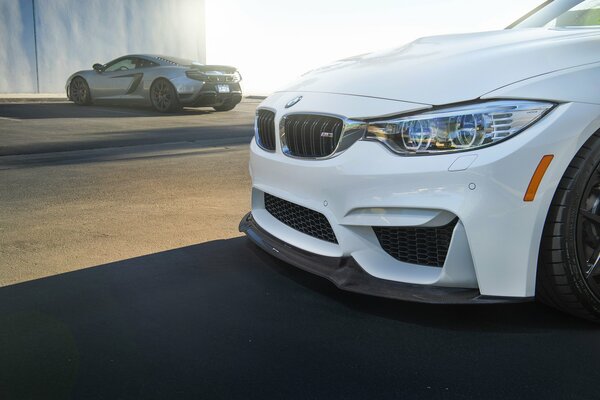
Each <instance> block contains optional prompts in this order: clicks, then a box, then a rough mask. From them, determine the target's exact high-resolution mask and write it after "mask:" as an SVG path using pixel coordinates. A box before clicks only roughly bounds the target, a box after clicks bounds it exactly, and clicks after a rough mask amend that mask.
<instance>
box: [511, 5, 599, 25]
mask: <svg viewBox="0 0 600 400" xmlns="http://www.w3.org/2000/svg"><path fill="white" fill-rule="evenodd" d="M536 27H547V28H563V29H569V28H572V29H575V28H579V29H581V28H600V0H555V1H548V2H545V3H544V4H542V5H541V6H540V7H538V8H536V9H535V10H534V11H533V12H532V13H530V14H528V15H526V16H525V17H523V18H521V19H520V20H518V21H517V22H515V23H514V24H512V25H511V26H509V28H536Z"/></svg>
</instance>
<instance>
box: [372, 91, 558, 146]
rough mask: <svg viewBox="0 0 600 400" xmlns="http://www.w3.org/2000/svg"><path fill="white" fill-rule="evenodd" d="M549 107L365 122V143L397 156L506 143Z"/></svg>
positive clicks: (489, 105) (511, 104)
mask: <svg viewBox="0 0 600 400" xmlns="http://www.w3.org/2000/svg"><path fill="white" fill-rule="evenodd" d="M552 107H554V104H552V103H545V102H538V101H519V100H501V101H490V102H484V103H479V104H469V105H463V106H458V107H452V108H445V109H439V110H435V111H428V112H425V113H422V114H418V115H412V116H407V117H401V118H394V119H389V120H383V121H374V122H369V124H368V127H367V133H366V134H365V139H368V140H377V141H380V142H382V143H383V144H385V145H386V146H388V147H389V148H390V149H391V150H392V151H394V152H396V153H400V154H407V155H410V154H421V153H425V154H427V153H430V154H438V153H447V152H453V151H461V150H471V149H476V148H479V147H483V146H490V145H492V144H495V143H498V142H501V141H503V140H506V139H508V138H510V137H512V136H514V135H516V134H517V133H519V132H521V131H523V130H524V129H526V128H527V127H529V126H530V125H531V124H533V123H535V122H536V121H537V120H539V119H540V118H542V117H543V116H544V115H545V114H546V113H547V112H548V111H550V109H552Z"/></svg>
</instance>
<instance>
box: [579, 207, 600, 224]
mask: <svg viewBox="0 0 600 400" xmlns="http://www.w3.org/2000/svg"><path fill="white" fill-rule="evenodd" d="M579 213H580V214H581V216H582V217H584V218H585V219H587V220H588V221H590V222H593V223H595V224H600V215H596V214H594V213H592V212H590V211H587V210H583V209H581V210H579Z"/></svg>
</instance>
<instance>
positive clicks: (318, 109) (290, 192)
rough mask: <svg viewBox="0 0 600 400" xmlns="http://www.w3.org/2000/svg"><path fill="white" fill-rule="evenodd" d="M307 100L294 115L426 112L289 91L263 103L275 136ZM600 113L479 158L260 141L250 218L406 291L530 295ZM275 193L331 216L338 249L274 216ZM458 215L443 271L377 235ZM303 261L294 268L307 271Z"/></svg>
mask: <svg viewBox="0 0 600 400" xmlns="http://www.w3.org/2000/svg"><path fill="white" fill-rule="evenodd" d="M299 95H302V96H303V99H302V101H301V102H299V103H298V104H297V105H295V106H293V112H296V113H327V114H330V115H331V114H333V115H340V116H345V117H348V118H351V119H361V118H375V117H378V116H381V115H391V114H393V113H394V112H396V113H400V112H413V111H416V110H418V109H423V108H426V106H424V105H415V104H414V103H406V102H400V101H392V100H383V99H373V98H364V97H357V96H344V95H335V94H324V93H310V92H303V93H290V92H280V93H277V94H275V95H273V96H271V97H270V98H269V99H267V100H266V101H265V102H263V103H262V104H261V106H260V107H261V108H266V109H270V110H272V111H274V112H275V113H276V114H275V127H276V131H277V127H278V122H279V120H280V119H281V118H282V117H283V116H284V115H285V114H286V113H288V112H290V110H288V109H286V108H285V104H286V103H287V102H288V101H289V100H291V99H293V98H294V97H296V96H299ZM599 108H600V107H599V106H598V105H592V104H582V103H565V104H561V105H559V106H558V107H557V108H556V109H554V110H553V111H552V112H551V113H550V114H548V115H547V116H546V117H544V118H543V119H542V120H541V121H539V122H538V123H536V124H535V125H533V126H532V127H530V128H529V129H527V130H526V131H524V132H522V133H520V134H519V135H516V136H515V137H513V138H511V139H510V140H507V141H505V142H502V143H499V144H497V145H494V146H491V147H488V148H484V149H480V150H477V151H470V152H465V153H457V154H444V155H435V156H420V157H402V156H398V155H396V154H393V153H392V152H390V151H389V150H388V149H387V148H385V147H384V146H383V145H382V144H380V143H376V142H371V141H358V142H356V143H354V144H353V145H352V146H351V147H350V148H349V149H348V150H346V151H345V152H344V153H342V154H340V155H338V156H336V157H333V158H330V159H325V160H308V159H297V158H291V157H288V156H286V155H285V154H283V152H282V151H281V143H280V141H279V134H278V132H276V133H277V134H276V149H275V151H274V152H269V151H265V150H263V149H261V148H260V147H259V146H258V145H257V144H256V142H255V141H253V142H252V144H251V152H250V153H251V154H250V173H251V177H252V184H253V188H252V216H253V219H254V221H255V222H256V224H258V225H259V226H260V227H261V229H262V230H263V231H265V232H268V233H269V235H271V236H273V237H275V238H278V239H279V240H280V241H281V242H284V243H286V245H287V246H291V247H292V248H296V249H300V250H301V251H302V252H303V253H301V254H304V255H305V256H306V255H307V254H308V255H311V257H308V256H307V257H305V258H306V260H309V259H310V258H312V257H313V256H322V257H326V259H330V258H333V259H335V260H350V259H351V260H353V261H352V262H353V263H355V264H357V267H358V266H359V267H360V269H361V271H362V272H363V273H365V274H367V275H368V276H370V277H372V278H374V279H378V280H382V281H390V282H393V283H394V284H398V286H394V287H395V289H394V290H399V291H400V290H409V291H413V289H415V290H416V288H419V289H420V290H422V291H427V290H430V289H431V290H434V291H436V292H438V293H439V292H443V291H449V292H452V291H453V290H450V289H467V290H469V289H470V290H474V291H475V292H471V294H470V295H469V296H471V298H473V299H474V298H478V295H476V294H475V293H479V294H480V295H482V296H485V297H486V298H487V297H503V298H504V297H508V298H515V300H516V299H527V298H532V297H533V296H534V295H535V277H536V270H537V257H538V253H539V245H540V239H541V235H542V230H543V226H544V222H545V219H546V215H547V212H548V208H549V206H550V202H551V200H552V197H553V195H554V193H555V190H556V187H557V185H558V182H559V181H560V178H561V177H562V175H563V174H564V171H565V170H566V168H567V166H568V164H569V163H570V161H571V160H572V158H573V156H574V155H575V153H576V152H577V151H578V149H579V148H580V147H581V145H582V144H583V143H584V142H585V140H587V138H588V137H589V136H590V135H591V134H592V133H593V132H594V131H595V130H596V129H597V121H595V120H594V119H595V116H596V115H599V114H600V110H599ZM546 154H553V155H554V159H553V161H552V164H551V165H550V168H549V169H548V171H547V172H546V175H545V176H544V179H543V181H542V183H541V185H540V187H539V189H538V191H537V195H536V198H535V201H533V202H524V201H523V196H524V194H525V191H526V189H527V186H528V184H529V181H530V179H531V176H532V174H533V172H534V171H535V169H536V167H537V164H538V163H539V161H540V159H541V158H542V157H543V156H544V155H546ZM465 157H467V158H466V159H465ZM457 166H458V167H457ZM265 193H267V194H270V195H272V196H276V197H278V198H280V199H283V200H285V201H288V202H291V203H294V204H297V205H299V206H302V207H305V208H308V209H310V210H314V211H317V212H319V213H321V214H322V215H324V216H325V217H326V218H327V220H328V222H329V223H330V225H331V227H332V229H333V231H334V233H335V236H336V237H337V239H338V243H328V242H325V241H323V240H319V239H317V238H314V237H311V236H309V235H306V234H303V233H301V232H299V231H296V230H294V229H292V228H291V227H290V226H287V225H286V224H284V223H282V222H281V221H280V220H278V219H277V218H274V216H273V215H271V214H270V213H269V212H268V211H267V210H266V209H265V204H264V194H265ZM453 218H457V219H458V221H459V222H458V223H457V225H456V228H455V230H454V233H453V236H452V240H451V243H450V247H449V249H448V256H447V258H446V261H445V263H444V265H443V267H442V268H438V267H430V266H422V265H416V264H410V263H407V262H402V261H399V260H397V259H395V258H393V257H392V256H390V255H389V254H387V253H386V252H385V251H384V250H383V249H382V247H381V245H380V243H379V242H378V239H377V237H376V235H375V233H374V230H373V227H382V226H383V227H409V226H412V227H423V226H430V227H431V226H433V227H435V226H443V225H444V224H447V223H448V221H449V220H451V219H453ZM270 252H272V251H271V250H270ZM300 258H301V257H300ZM298 259H299V257H295V261H294V262H292V263H293V264H294V265H298V264H301V261H298ZM336 262H337V261H336ZM347 262H349V261H343V262H342V264H343V265H346V264H345V263H347ZM300 266H301V265H300ZM301 267H302V266H301ZM321 275H323V273H321ZM325 275H328V274H325ZM403 285H408V287H410V288H411V289H406V286H403ZM402 296H404V295H402V294H397V295H395V296H394V297H396V298H398V297H402ZM409 297H410V296H409ZM451 302H456V301H451ZM468 302H469V301H468Z"/></svg>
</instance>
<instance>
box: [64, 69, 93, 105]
mask: <svg viewBox="0 0 600 400" xmlns="http://www.w3.org/2000/svg"><path fill="white" fill-rule="evenodd" d="M76 81H81V83H83V85H84V86H85V99H84V100H83V101H82V102H76V101H75V100H73V102H74V103H75V104H77V105H80V106H85V105H88V104H90V103H91V100H92V95H91V93H90V86H89V85H88V83H87V81H86V80H85V79H84V78H82V77H81V76H76V77H75V78H73V80H71V84H70V85H69V86H70V90H71V91H72V90H73V84H74V83H75V82H76Z"/></svg>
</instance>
